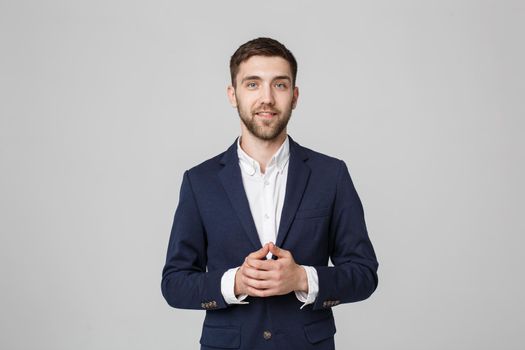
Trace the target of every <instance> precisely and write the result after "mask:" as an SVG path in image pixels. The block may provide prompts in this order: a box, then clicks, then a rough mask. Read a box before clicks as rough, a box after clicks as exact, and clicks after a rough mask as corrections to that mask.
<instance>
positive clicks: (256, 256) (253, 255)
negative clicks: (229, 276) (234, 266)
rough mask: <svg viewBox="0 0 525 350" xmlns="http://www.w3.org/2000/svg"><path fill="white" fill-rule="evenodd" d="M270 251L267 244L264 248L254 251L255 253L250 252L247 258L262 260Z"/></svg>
mask: <svg viewBox="0 0 525 350" xmlns="http://www.w3.org/2000/svg"><path fill="white" fill-rule="evenodd" d="M269 251H270V247H269V245H268V243H267V244H265V245H264V246H262V247H261V249H259V250H257V251H255V252H252V253H250V254H249V255H248V256H247V258H252V259H263V258H264V257H265V256H266V255H268V252H269Z"/></svg>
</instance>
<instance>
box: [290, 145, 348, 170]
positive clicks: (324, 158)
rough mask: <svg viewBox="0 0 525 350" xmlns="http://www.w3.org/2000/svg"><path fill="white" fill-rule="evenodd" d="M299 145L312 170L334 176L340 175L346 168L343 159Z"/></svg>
mask: <svg viewBox="0 0 525 350" xmlns="http://www.w3.org/2000/svg"><path fill="white" fill-rule="evenodd" d="M297 145H298V148H299V149H300V150H301V152H302V153H303V154H304V155H305V158H306V162H307V164H308V166H309V167H310V168H312V169H317V170H319V171H322V172H325V173H327V174H333V173H338V172H339V171H341V169H342V168H343V167H345V166H346V165H345V162H344V161H343V160H342V159H339V158H336V157H334V156H331V155H328V154H325V153H321V152H319V151H315V150H313V149H311V148H308V147H305V146H301V145H299V144H297Z"/></svg>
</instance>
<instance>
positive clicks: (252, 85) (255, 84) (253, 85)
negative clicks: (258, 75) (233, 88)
mask: <svg viewBox="0 0 525 350" xmlns="http://www.w3.org/2000/svg"><path fill="white" fill-rule="evenodd" d="M246 86H247V87H248V88H254V87H256V86H257V83H255V82H253V81H252V82H249V83H248V84H246Z"/></svg>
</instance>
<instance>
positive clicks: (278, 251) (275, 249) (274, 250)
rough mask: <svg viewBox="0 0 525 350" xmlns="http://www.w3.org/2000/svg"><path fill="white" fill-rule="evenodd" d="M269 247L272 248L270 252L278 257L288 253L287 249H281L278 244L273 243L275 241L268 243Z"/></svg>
mask: <svg viewBox="0 0 525 350" xmlns="http://www.w3.org/2000/svg"><path fill="white" fill-rule="evenodd" d="M268 247H269V249H270V253H272V254H273V255H275V256H276V257H278V258H283V257H284V255H285V254H286V252H287V251H286V250H284V249H281V248H279V247H278V246H276V245H275V244H273V242H270V243H269V244H268Z"/></svg>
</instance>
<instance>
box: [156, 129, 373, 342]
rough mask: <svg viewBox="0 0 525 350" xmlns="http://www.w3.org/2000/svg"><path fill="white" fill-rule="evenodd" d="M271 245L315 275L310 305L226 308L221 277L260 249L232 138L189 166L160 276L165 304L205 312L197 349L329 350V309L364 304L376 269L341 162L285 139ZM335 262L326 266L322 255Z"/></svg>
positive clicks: (286, 301)
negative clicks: (282, 188)
mask: <svg viewBox="0 0 525 350" xmlns="http://www.w3.org/2000/svg"><path fill="white" fill-rule="evenodd" d="M275 243H276V245H277V246H279V247H282V248H284V249H286V250H289V251H290V252H291V253H292V255H293V258H294V259H295V261H296V263H297V264H301V265H310V266H313V267H314V268H315V269H316V270H317V274H318V276H319V294H318V296H317V298H316V300H315V302H314V303H313V304H310V305H307V306H305V307H304V308H303V309H300V307H301V305H302V303H301V302H300V301H299V300H298V299H297V298H296V297H295V294H294V293H293V292H292V293H289V294H287V295H282V296H274V297H268V298H256V297H248V298H247V299H246V301H249V304H245V305H228V304H227V303H226V302H225V301H224V298H223V297H222V294H221V277H222V275H223V274H224V272H225V271H226V270H228V269H230V268H232V267H236V266H240V265H242V263H243V261H244V258H245V257H246V256H247V255H248V254H250V253H251V252H253V251H255V250H258V249H260V248H261V242H260V241H259V236H258V234H257V231H256V228H255V224H254V221H253V218H252V215H251V212H250V207H249V203H248V199H247V197H246V193H245V191H244V187H243V183H242V177H241V170H240V167H239V160H238V156H237V141H235V142H234V143H233V144H232V145H231V146H230V147H229V148H228V150H226V151H225V152H223V153H221V154H219V155H217V156H215V157H213V158H211V159H209V160H207V161H205V162H203V163H201V164H199V165H197V166H195V167H193V168H191V169H189V170H187V171H186V172H185V173H184V177H183V180H182V186H181V190H180V197H179V204H178V207H177V209H176V211H175V217H174V220H173V226H172V230H171V236H170V240H169V246H168V252H167V258H166V265H165V266H164V269H163V272H162V283H161V285H162V294H163V295H164V298H165V299H166V301H167V302H168V304H169V305H171V306H172V307H175V308H183V309H205V310H206V317H205V319H204V324H203V328H202V336H201V339H200V343H201V349H209V350H212V349H249V350H255V349H287V350H294V349H300V350H307V349H317V350H320V349H333V348H334V334H335V331H336V329H335V323H334V318H333V315H332V310H331V308H332V307H333V306H335V305H338V304H342V303H350V302H356V301H360V300H363V299H366V298H368V297H369V296H370V295H371V294H372V293H373V292H374V290H375V289H376V287H377V283H378V279H377V267H378V263H377V260H376V256H375V253H374V249H373V247H372V243H371V242H370V239H369V237H368V233H367V229H366V225H365V220H364V214H363V208H362V205H361V201H360V199H359V197H358V195H357V192H356V190H355V188H354V185H353V183H352V180H351V178H350V174H349V172H348V169H347V167H346V165H345V163H344V162H343V161H342V160H338V159H336V158H332V157H329V156H327V155H323V154H321V153H318V152H315V151H313V150H310V149H308V148H305V147H302V146H301V145H299V144H298V143H296V142H295V141H294V140H293V139H292V138H291V137H290V160H289V164H288V178H287V184H286V195H285V201H284V206H283V209H282V214H281V221H280V224H279V231H278V235H277V239H276V242H275ZM329 258H330V259H331V261H332V264H333V265H334V266H328V259H329Z"/></svg>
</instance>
